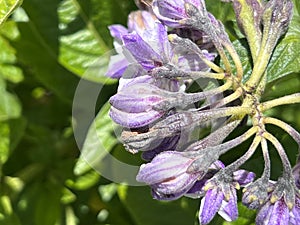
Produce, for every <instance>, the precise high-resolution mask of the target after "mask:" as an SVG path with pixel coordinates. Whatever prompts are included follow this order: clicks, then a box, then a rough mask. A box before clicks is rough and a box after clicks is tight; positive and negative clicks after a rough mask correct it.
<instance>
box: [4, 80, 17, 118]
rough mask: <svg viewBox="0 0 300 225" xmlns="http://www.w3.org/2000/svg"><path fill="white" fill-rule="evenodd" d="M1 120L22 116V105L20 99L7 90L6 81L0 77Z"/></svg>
mask: <svg viewBox="0 0 300 225" xmlns="http://www.w3.org/2000/svg"><path fill="white" fill-rule="evenodd" d="M0 102H1V104H0V121H4V120H7V119H11V118H17V117H19V116H20V113H21V107H20V104H19V101H18V99H17V98H16V96H14V95H13V94H11V93H9V92H7V91H6V85H5V81H4V80H3V79H1V77H0Z"/></svg>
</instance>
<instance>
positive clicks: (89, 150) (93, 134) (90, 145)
mask: <svg viewBox="0 0 300 225" xmlns="http://www.w3.org/2000/svg"><path fill="white" fill-rule="evenodd" d="M109 109H110V104H109V103H106V104H105V105H104V106H103V107H102V109H101V110H100V111H99V113H98V114H97V116H96V118H95V119H94V121H93V122H92V124H91V126H90V128H89V131H88V134H87V137H86V139H85V142H84V144H83V148H82V151H81V155H80V158H79V160H78V162H77V163H76V166H75V168H74V173H75V174H76V175H81V174H83V173H85V172H86V171H88V170H90V169H91V167H93V166H95V165H97V164H99V163H100V162H101V160H102V159H103V158H104V157H105V156H106V155H107V154H109V152H110V151H111V150H112V148H113V147H114V146H115V144H116V143H117V142H118V140H117V139H116V137H115V136H114V126H113V123H112V120H111V118H110V117H109V115H108V111H109Z"/></svg>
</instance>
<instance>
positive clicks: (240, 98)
mask: <svg viewBox="0 0 300 225" xmlns="http://www.w3.org/2000/svg"><path fill="white" fill-rule="evenodd" d="M223 1H225V2H231V3H232V6H233V9H234V12H235V14H236V20H237V24H238V27H239V28H240V30H241V33H242V34H244V36H245V38H246V40H247V43H248V46H249V49H250V53H251V58H252V62H251V63H252V72H251V75H250V76H247V78H246V77H245V75H244V71H243V66H242V62H241V59H240V56H239V55H238V53H237V51H236V49H235V47H234V45H233V44H232V43H231V41H230V38H229V36H228V35H227V33H226V31H225V28H224V26H223V24H222V23H221V22H220V21H218V20H217V19H216V18H215V17H214V15H212V14H211V13H210V12H208V11H207V9H206V6H205V1H204V0H153V1H136V2H137V4H138V6H139V8H140V10H139V11H136V12H133V13H131V14H130V15H129V17H128V18H129V19H128V27H127V28H126V27H124V26H121V25H112V26H110V27H109V29H110V32H111V35H112V36H113V38H114V46H115V48H116V53H117V54H116V55H114V56H112V57H111V61H110V65H109V69H108V71H107V76H109V77H111V78H117V79H119V88H118V92H117V93H116V94H115V95H114V96H112V97H111V98H110V100H109V101H110V104H111V109H110V116H111V118H112V119H113V120H114V121H115V122H116V123H117V124H119V125H120V126H122V127H123V128H124V129H123V132H122V135H121V139H122V141H123V144H124V146H125V148H126V149H127V150H128V151H130V152H131V153H138V152H141V155H142V158H143V159H144V160H145V161H146V162H145V164H143V165H141V167H140V170H139V172H138V174H137V181H139V182H143V183H146V184H147V185H149V186H150V188H151V191H152V195H153V197H154V198H155V199H158V200H175V199H179V198H181V197H184V196H186V197H190V198H194V199H198V198H200V199H201V203H200V209H199V222H200V224H208V223H210V221H212V219H213V218H214V217H215V215H216V214H217V213H218V214H219V215H220V216H221V217H223V218H224V219H225V220H226V221H234V220H236V219H237V218H238V206H237V205H238V204H237V202H238V197H237V196H238V195H237V192H238V191H240V190H241V193H242V198H241V201H242V203H243V204H244V205H245V206H247V207H248V208H249V209H254V210H257V218H256V224H257V225H296V224H300V190H299V189H300V172H299V171H300V163H299V162H298V163H297V164H296V165H295V166H294V167H293V168H292V166H291V162H290V161H289V159H288V157H287V154H286V151H285V149H284V146H282V145H281V143H280V142H279V140H278V139H277V138H276V137H275V136H274V135H273V134H272V133H271V132H270V131H268V124H272V125H275V126H277V127H279V128H281V129H282V130H284V131H285V132H286V133H287V134H288V135H290V136H291V137H292V138H293V139H294V140H295V142H296V143H297V144H298V145H299V148H300V134H299V132H298V131H297V130H296V129H294V128H293V127H292V126H290V125H289V124H287V123H285V122H284V121H281V120H279V119H276V118H272V117H270V116H268V114H267V113H266V112H268V110H270V109H272V108H274V107H276V106H279V105H285V104H299V103H300V93H295V94H291V95H287V96H283V97H280V98H277V99H273V100H269V101H262V94H263V93H264V89H265V86H266V78H267V76H268V74H267V67H268V65H269V61H270V59H271V57H272V53H273V51H274V48H275V47H276V45H277V43H278V41H279V39H280V38H281V37H282V36H283V35H284V34H285V33H286V32H287V29H288V27H289V23H290V21H291V19H292V11H293V4H292V2H291V0H270V1H267V2H265V1H261V0H223ZM199 40H201V41H199ZM212 84H214V85H212ZM215 84H218V85H215ZM193 85H198V86H197V87H198V89H197V91H195V90H193V89H192V88H191V87H193ZM191 90H193V91H191ZM220 96H223V98H222V97H220ZM245 119H247V120H248V122H247V126H248V129H246V130H244V133H241V134H240V135H239V136H237V137H233V138H231V139H229V140H227V139H226V138H228V137H229V136H230V134H232V132H233V131H234V130H238V129H239V127H240V125H241V124H242V123H243V121H245ZM204 128H212V130H211V132H210V133H209V134H207V135H206V136H204V137H203V136H201V135H199V133H197V132H199V131H201V130H202V129H204ZM195 133H197V135H195ZM199 137H200V138H199ZM247 140H248V141H250V142H251V144H250V145H249V146H248V149H245V151H243V152H244V153H243V154H241V152H239V154H236V153H235V151H237V148H236V147H237V146H240V145H241V144H242V143H244V142H246V141H247ZM243 146H245V145H243ZM271 147H272V148H274V149H275V150H276V151H277V153H278V155H279V156H280V160H281V162H282V174H281V176H280V177H278V179H277V180H275V181H274V180H271V172H270V171H271V162H270V156H269V151H270V148H271ZM256 152H260V153H261V157H262V158H263V160H264V167H263V168H264V169H263V171H262V174H260V175H259V174H254V173H253V172H251V171H246V170H243V169H241V167H242V166H243V164H244V163H245V162H247V161H248V160H249V159H250V158H251V157H252V156H253V154H254V153H256ZM225 154H233V155H239V156H240V157H239V158H238V159H236V160H235V161H233V162H230V163H228V164H227V165H225V164H224V163H223V162H221V161H220V157H222V156H223V155H225ZM235 158H236V157H235Z"/></svg>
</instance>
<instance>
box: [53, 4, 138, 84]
mask: <svg viewBox="0 0 300 225" xmlns="http://www.w3.org/2000/svg"><path fill="white" fill-rule="evenodd" d="M132 3H133V2H130V1H125V0H122V1H118V2H116V1H114V0H102V1H95V0H85V1H83V0H64V1H62V2H61V4H60V6H59V8H58V15H59V19H60V24H59V27H60V30H61V34H62V36H61V37H60V55H59V61H60V63H61V64H62V65H64V66H65V67H66V68H67V69H69V70H70V71H72V72H73V73H75V74H76V75H78V76H80V77H83V78H84V79H87V80H90V81H93V82H102V83H104V82H105V81H107V77H105V76H104V73H105V72H106V67H107V64H108V62H109V57H110V54H109V50H110V49H111V37H110V35H109V32H108V29H107V26H108V25H111V24H112V23H114V22H115V21H114V20H115V18H114V17H115V16H116V15H117V16H118V18H117V20H119V21H121V22H123V21H126V18H127V13H129V8H131V6H132V5H133V4H132ZM88 68H90V69H89V70H88V71H86V70H87V69H88ZM91 68H92V69H91Z"/></svg>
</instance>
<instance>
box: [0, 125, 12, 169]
mask: <svg viewBox="0 0 300 225" xmlns="http://www.w3.org/2000/svg"><path fill="white" fill-rule="evenodd" d="M9 136H10V129H9V125H8V123H7V122H0V137H1V142H0V166H1V165H2V164H4V163H5V162H6V160H7V159H8V156H9V144H10V139H9Z"/></svg>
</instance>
